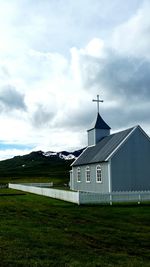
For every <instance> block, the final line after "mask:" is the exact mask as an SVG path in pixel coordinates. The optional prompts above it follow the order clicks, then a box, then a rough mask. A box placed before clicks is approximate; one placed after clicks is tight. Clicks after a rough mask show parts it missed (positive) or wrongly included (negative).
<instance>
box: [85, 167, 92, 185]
mask: <svg viewBox="0 0 150 267" xmlns="http://www.w3.org/2000/svg"><path fill="white" fill-rule="evenodd" d="M85 177H86V183H90V182H91V170H90V167H89V166H87V167H86V169H85Z"/></svg>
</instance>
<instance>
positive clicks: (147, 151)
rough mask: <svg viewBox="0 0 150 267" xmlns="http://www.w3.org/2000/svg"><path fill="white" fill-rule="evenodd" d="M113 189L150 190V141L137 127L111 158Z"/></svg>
mask: <svg viewBox="0 0 150 267" xmlns="http://www.w3.org/2000/svg"><path fill="white" fill-rule="evenodd" d="M111 180H112V191H113V192H114V191H143V190H150V141H149V139H148V138H147V137H146V136H145V135H144V134H143V132H142V131H141V130H140V129H139V128H137V129H136V130H135V131H134V132H133V134H132V135H131V136H130V137H129V138H128V139H127V140H126V142H125V143H124V144H123V146H122V147H120V149H119V150H118V151H117V152H116V154H115V155H114V156H113V157H112V159H111Z"/></svg>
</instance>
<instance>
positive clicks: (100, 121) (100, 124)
mask: <svg viewBox="0 0 150 267" xmlns="http://www.w3.org/2000/svg"><path fill="white" fill-rule="evenodd" d="M94 128H95V129H107V130H110V129H111V128H110V127H109V125H108V124H107V123H106V122H105V121H104V120H103V119H102V117H101V116H100V114H99V113H97V118H96V122H95V124H94V126H93V127H92V128H91V129H94ZM91 129H90V130H91ZM90 130H88V131H90Z"/></svg>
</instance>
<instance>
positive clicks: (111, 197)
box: [109, 193, 112, 205]
mask: <svg viewBox="0 0 150 267" xmlns="http://www.w3.org/2000/svg"><path fill="white" fill-rule="evenodd" d="M109 200H110V202H109V203H110V205H112V194H111V193H110V199H109Z"/></svg>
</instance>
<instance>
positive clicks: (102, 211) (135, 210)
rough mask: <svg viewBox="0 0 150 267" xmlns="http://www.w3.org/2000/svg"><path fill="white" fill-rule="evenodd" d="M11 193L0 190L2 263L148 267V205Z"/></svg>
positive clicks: (15, 265)
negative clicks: (80, 203) (78, 203)
mask: <svg viewBox="0 0 150 267" xmlns="http://www.w3.org/2000/svg"><path fill="white" fill-rule="evenodd" d="M16 192H18V191H15V190H11V189H5V190H4V189H1V190H0V193H1V194H2V193H3V195H0V266H1V267H6V266H7V267H9V266H10V267H18V266H19V267H20V266H26V267H27V266H35V267H46V266H56V267H61V266H64V267H82V266H84V267H96V266H102V267H105V266H108V267H112V266H119V267H127V266H129V267H138V266H141V267H148V266H150V205H149V204H147V205H146V204H145V205H141V206H140V205H139V206H138V205H128V206H127V205H126V206H125V205H124V206H122V205H115V206H111V207H110V206H76V205H74V204H71V203H66V202H63V201H58V200H53V199H50V198H47V197H42V196H38V195H32V194H24V195H23V194H22V195H21V194H18V195H16ZM18 193H20V192H18ZM9 194H10V195H9ZM13 194H14V195H13Z"/></svg>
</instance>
